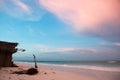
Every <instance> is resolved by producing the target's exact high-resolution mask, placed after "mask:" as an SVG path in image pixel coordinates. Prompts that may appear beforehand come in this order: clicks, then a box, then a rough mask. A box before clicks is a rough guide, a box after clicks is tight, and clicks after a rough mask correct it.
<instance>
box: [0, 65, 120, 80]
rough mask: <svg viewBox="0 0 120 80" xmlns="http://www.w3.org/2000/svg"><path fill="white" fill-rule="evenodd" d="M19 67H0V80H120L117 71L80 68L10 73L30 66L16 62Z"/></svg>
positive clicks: (41, 69)
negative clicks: (69, 70)
mask: <svg viewBox="0 0 120 80" xmlns="http://www.w3.org/2000/svg"><path fill="white" fill-rule="evenodd" d="M17 65H18V66H19V67H4V68H0V80H120V73H119V72H106V71H96V70H86V69H81V73H74V72H68V71H65V70H64V71H62V70H54V69H52V70H51V69H48V68H43V67H40V66H39V68H38V71H39V73H38V74H35V75H27V74H12V73H13V72H14V71H21V70H27V69H29V68H31V66H28V65H24V64H17Z"/></svg>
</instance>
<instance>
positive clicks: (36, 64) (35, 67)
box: [33, 54, 38, 68]
mask: <svg viewBox="0 0 120 80" xmlns="http://www.w3.org/2000/svg"><path fill="white" fill-rule="evenodd" d="M33 57H34V63H35V68H38V67H37V62H36V57H35V55H34V54H33Z"/></svg>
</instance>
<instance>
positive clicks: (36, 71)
mask: <svg viewBox="0 0 120 80" xmlns="http://www.w3.org/2000/svg"><path fill="white" fill-rule="evenodd" d="M37 73H38V70H37V69H36V68H30V69H28V70H22V71H14V72H13V73H12V74H28V75H35V74H37Z"/></svg>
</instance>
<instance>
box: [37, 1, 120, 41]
mask: <svg viewBox="0 0 120 80" xmlns="http://www.w3.org/2000/svg"><path fill="white" fill-rule="evenodd" d="M39 3H40V5H42V6H43V7H44V8H45V9H46V10H48V11H49V12H51V13H53V14H54V15H55V16H57V17H58V18H59V19H60V20H62V21H64V22H65V23H67V24H70V25H72V26H73V28H74V29H75V30H77V32H78V33H81V32H83V33H86V35H89V36H97V37H101V38H103V39H106V40H110V41H120V38H119V34H120V15H119V14H120V1H119V0H94V1H91V0H39Z"/></svg>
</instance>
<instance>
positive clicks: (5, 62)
mask: <svg viewBox="0 0 120 80" xmlns="http://www.w3.org/2000/svg"><path fill="white" fill-rule="evenodd" d="M17 45H18V43H12V42H4V41H0V67H11V66H12V65H13V62H12V54H13V53H15V52H17V49H16V48H15V47H16V46H17Z"/></svg>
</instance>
